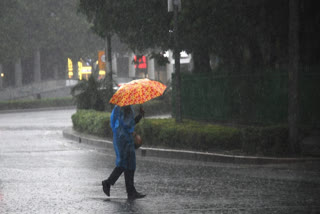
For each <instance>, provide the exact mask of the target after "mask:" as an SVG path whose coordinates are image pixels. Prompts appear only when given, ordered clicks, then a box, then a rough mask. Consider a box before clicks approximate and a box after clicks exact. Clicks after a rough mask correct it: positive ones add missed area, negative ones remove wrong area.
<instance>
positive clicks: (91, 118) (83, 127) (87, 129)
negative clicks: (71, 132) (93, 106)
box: [71, 110, 112, 137]
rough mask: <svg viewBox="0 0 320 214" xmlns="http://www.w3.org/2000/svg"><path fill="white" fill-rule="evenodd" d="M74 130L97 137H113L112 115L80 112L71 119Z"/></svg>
mask: <svg viewBox="0 0 320 214" xmlns="http://www.w3.org/2000/svg"><path fill="white" fill-rule="evenodd" d="M71 119H72V123H73V128H74V129H75V130H77V131H80V132H84V133H88V134H93V135H97V136H100V137H111V136H112V130H111V128H110V113H108V112H97V111H94V110H78V111H77V112H76V113H75V114H73V115H72V117H71Z"/></svg>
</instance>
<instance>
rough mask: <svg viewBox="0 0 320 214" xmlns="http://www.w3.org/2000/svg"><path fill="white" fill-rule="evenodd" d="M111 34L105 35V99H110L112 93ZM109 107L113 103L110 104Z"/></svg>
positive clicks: (111, 106)
mask: <svg viewBox="0 0 320 214" xmlns="http://www.w3.org/2000/svg"><path fill="white" fill-rule="evenodd" d="M111 37H112V36H111V35H110V34H109V35H107V36H106V42H107V43H106V53H107V63H106V77H105V82H106V88H107V100H110V99H111V97H112V95H113V79H112V55H111V54H112V46H111ZM110 108H111V109H112V108H113V105H112V104H110Z"/></svg>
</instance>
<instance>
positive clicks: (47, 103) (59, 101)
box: [0, 97, 74, 110]
mask: <svg viewBox="0 0 320 214" xmlns="http://www.w3.org/2000/svg"><path fill="white" fill-rule="evenodd" d="M62 106H74V102H73V100H72V98H69V97H66V98H48V99H37V100H14V101H1V102H0V110H13V109H31V108H46V107H62Z"/></svg>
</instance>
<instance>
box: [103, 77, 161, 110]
mask: <svg viewBox="0 0 320 214" xmlns="http://www.w3.org/2000/svg"><path fill="white" fill-rule="evenodd" d="M166 87H167V86H165V85H164V84H162V83H160V82H158V81H154V80H149V79H139V80H132V81H130V82H128V83H125V84H123V85H121V87H120V88H119V89H118V90H117V91H116V93H114V95H113V96H112V97H111V99H110V101H109V103H112V104H115V105H118V106H128V105H136V104H142V103H145V102H147V101H149V100H151V99H153V98H156V97H159V96H161V95H162V94H163V92H164V91H165V89H166Z"/></svg>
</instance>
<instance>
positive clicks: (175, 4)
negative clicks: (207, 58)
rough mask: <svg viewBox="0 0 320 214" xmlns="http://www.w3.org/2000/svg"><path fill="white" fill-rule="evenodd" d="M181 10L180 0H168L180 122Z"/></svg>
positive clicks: (176, 102) (176, 98)
mask: <svg viewBox="0 0 320 214" xmlns="http://www.w3.org/2000/svg"><path fill="white" fill-rule="evenodd" d="M179 10H181V0H168V11H169V12H171V11H173V14H174V16H173V19H174V26H173V34H174V51H173V53H174V62H175V63H174V73H175V85H176V89H175V90H176V96H175V114H176V115H175V116H176V122H178V123H181V122H182V111H181V77H180V48H179V43H178V41H179V35H178V15H179Z"/></svg>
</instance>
